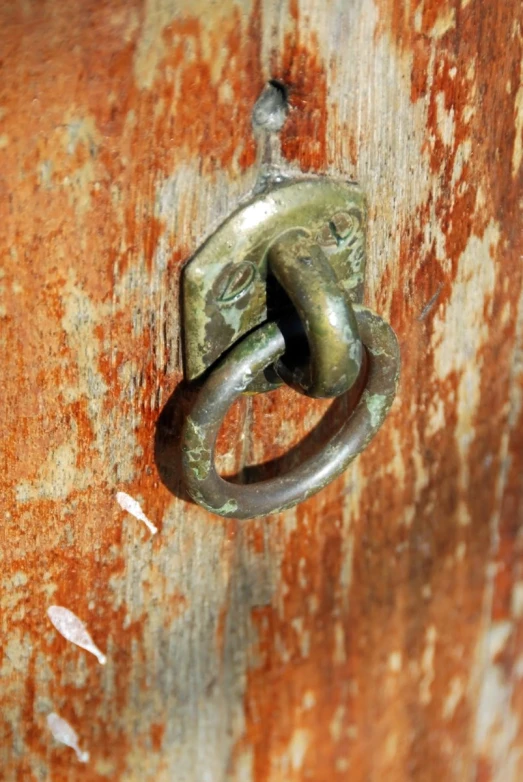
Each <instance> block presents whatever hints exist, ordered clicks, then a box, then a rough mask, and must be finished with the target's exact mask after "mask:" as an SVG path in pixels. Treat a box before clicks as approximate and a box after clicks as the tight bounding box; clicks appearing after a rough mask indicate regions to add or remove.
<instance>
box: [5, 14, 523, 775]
mask: <svg viewBox="0 0 523 782" xmlns="http://www.w3.org/2000/svg"><path fill="white" fill-rule="evenodd" d="M521 15H522V10H521V4H520V3H519V2H518V1H517V0H505V1H504V2H501V0H499V1H498V2H487V0H471V1H470V2H462V3H458V4H456V3H454V2H450V0H449V2H445V1H443V2H435V1H433V0H422V1H421V2H419V3H417V4H410V5H407V4H406V3H402V2H399V0H378V2H377V3H376V4H371V3H368V2H366V0H357V1H356V2H352V3H347V2H344V0H322V2H319V0H289V2H288V3H287V2H283V3H280V2H275V0H274V1H273V0H264V2H261V0H253V2H248V1H247V0H246V1H245V2H234V0H223V2H221V3H219V4H215V3H210V2H207V0H191V2H190V3H189V2H188V0H176V2H174V1H173V2H170V0H151V1H150V2H144V3H141V2H132V1H131V2H129V0H125V2H123V0H122V1H121V2H118V1H116V2H102V1H101V0H97V1H96V2H94V1H91V2H89V0H87V2H85V1H84V2H81V3H80V2H76V1H74V2H73V0H71V1H70V2H66V3H63V2H61V3H59V2H57V0H47V2H27V3H24V4H7V3H4V4H3V5H2V6H1V8H0V16H1V24H0V38H1V42H0V48H1V50H2V53H3V57H2V60H3V63H2V66H3V71H2V79H1V80H0V85H1V86H0V90H1V108H2V113H1V118H0V123H1V129H0V161H1V165H0V192H1V198H0V213H1V224H2V226H3V227H4V238H3V239H2V242H3V256H2V275H3V277H2V286H3V287H2V294H1V300H0V305H1V307H2V310H1V313H2V329H1V333H0V339H1V344H2V351H3V354H2V355H3V362H2V366H3V373H2V378H1V381H0V382H1V386H2V393H3V401H4V406H3V434H4V437H3V446H2V447H3V454H4V458H3V472H2V475H3V477H2V483H3V486H2V493H1V497H2V506H3V524H2V547H1V557H2V567H1V573H2V575H1V578H2V590H1V592H0V594H1V597H0V602H1V632H2V656H1V662H0V666H1V675H2V695H1V698H2V716H1V718H0V719H1V720H2V735H1V738H0V757H1V763H2V767H3V768H2V773H3V775H4V778H5V779H7V780H24V782H25V780H33V779H34V780H38V779H52V780H75V782H77V781H78V780H79V781H80V782H82V780H104V779H113V780H119V779H122V780H124V779H125V780H141V781H142V780H154V781H155V782H158V781H160V782H161V781H162V780H172V779H176V780H182V781H183V780H189V781H190V782H193V780H194V781H197V782H207V781H208V780H212V782H214V781H215V780H217V781H218V782H219V781H220V780H225V779H231V780H235V781H236V780H238V781H239V780H242V782H243V780H248V782H279V781H280V780H285V782H293V781H294V780H307V779H311V780H324V779H328V780H330V779H340V780H341V779H343V780H345V779H347V778H349V777H350V779H351V780H369V779H370V780H383V779H387V780H392V782H395V780H398V782H400V781H402V780H405V779H413V780H432V779H439V778H440V777H446V778H448V779H453V780H460V782H461V780H463V779H476V780H480V781H481V782H491V781H493V780H496V781H501V780H502V781H503V782H512V781H513V780H514V782H516V781H517V780H520V779H521V778H522V776H523V768H522V765H523V761H522V759H521V758H522V755H521V750H522V744H523V737H522V716H521V715H522V711H521V710H522V688H521V658H520V651H519V649H520V646H521V644H520V641H521V633H522V625H521V616H522V610H521V578H522V577H521V533H520V525H521V514H522V490H523V487H522V483H521V475H522V474H523V469H522V468H523V465H522V459H523V457H522V443H521V431H522V419H521V395H522V386H521V344H522V343H521V317H522V316H521V308H522V304H521V302H522V297H521V291H522V279H521V276H522V268H521V261H520V256H521V251H522V248H521V241H522V240H521V219H520V211H519V209H520V198H521V157H522V149H523V147H522V140H521V129H522V92H521V75H520V74H521V46H522V33H521V29H522V19H521ZM355 53H357V56H356V55H355ZM271 78H273V79H278V80H279V81H281V82H282V83H283V84H285V85H287V86H288V89H289V101H290V105H291V110H290V111H289V114H288V117H287V121H286V122H285V124H284V125H283V127H282V129H281V131H280V132H279V133H273V132H270V131H269V130H266V131H263V133H265V134H266V138H265V139H262V141H263V143H261V142H260V139H259V138H258V139H257V138H256V134H255V133H254V132H252V130H251V112H252V108H253V106H254V104H255V102H256V100H257V98H258V96H259V95H260V93H261V91H262V88H263V86H264V84H265V83H266V82H267V81H268V80H269V79H271ZM257 133H258V131H257ZM260 133H261V131H260ZM261 135H263V134H261ZM257 142H258V143H257ZM257 150H258V151H257ZM279 168H281V169H282V170H284V171H285V172H286V173H291V174H292V172H293V171H297V170H301V171H303V172H310V173H319V174H330V175H335V176H343V177H346V178H350V179H355V180H357V181H359V182H360V183H361V185H362V188H363V190H364V192H365V193H366V194H367V197H368V203H369V207H370V212H369V224H368V236H369V244H368V262H367V280H366V303H367V304H368V305H369V306H371V307H372V308H373V309H375V310H376V311H377V312H379V313H380V314H382V315H383V316H384V317H385V318H386V319H387V320H389V321H390V322H391V324H392V326H393V328H394V329H395V331H396V333H397V334H398V336H399V338H400V344H401V350H402V357H403V369H402V386H401V394H400V397H399V399H398V401H397V403H396V404H395V406H394V408H393V410H392V412H391V415H390V419H389V421H388V423H387V427H386V428H385V429H384V430H383V431H382V432H380V433H379V434H378V435H377V437H376V439H375V441H374V443H373V444H371V445H370V446H369V448H368V451H366V452H365V453H364V454H363V455H362V457H361V458H360V459H359V460H358V462H357V463H356V464H354V465H353V466H352V467H351V468H350V469H349V471H348V472H347V474H346V475H345V476H344V477H342V478H339V479H338V480H337V481H336V482H335V483H334V484H332V485H331V486H330V487H328V488H327V489H325V490H324V491H323V492H322V493H321V494H320V495H318V496H317V497H316V498H312V499H310V500H308V501H307V502H306V503H304V504H303V505H302V506H301V507H300V508H298V509H296V510H291V511H286V512H285V513H283V514H281V515H280V516H277V517H275V518H272V519H271V520H270V521H269V522H267V521H264V520H260V521H255V522H253V523H252V524H249V525H243V526H238V525H237V524H236V523H235V522H234V521H231V520H217V519H216V517H214V516H212V515H211V514H206V513H205V512H204V511H203V510H201V509H198V508H196V507H195V506H194V505H192V504H190V503H189V502H188V501H187V499H186V498H184V497H183V495H182V493H181V491H180V488H179V474H178V473H177V466H176V463H175V461H174V454H175V452H176V444H175V443H173V440H174V439H175V435H176V432H177V431H178V428H177V427H178V418H179V417H180V416H182V414H183V413H184V411H185V409H186V408H187V407H188V405H189V403H190V401H191V400H190V399H189V398H188V394H187V393H186V391H185V390H184V389H183V387H182V388H181V390H180V388H179V387H178V385H177V384H178V380H179V379H180V378H181V363H180V358H179V339H178V338H179V335H178V309H179V300H178V291H179V287H178V282H179V274H180V269H181V265H182V262H183V260H184V259H186V258H187V257H188V256H189V255H190V253H191V252H192V251H193V249H194V247H197V246H199V244H200V243H201V242H202V241H203V240H204V238H205V236H206V235H208V233H210V231H211V230H212V229H213V228H214V227H215V226H217V225H219V224H220V222H221V221H222V220H223V219H224V218H225V217H226V216H227V214H230V213H231V211H232V210H233V209H234V208H236V206H237V205H238V204H239V203H240V201H241V200H242V199H243V198H245V197H246V196H248V195H249V194H250V193H252V192H253V190H254V188H255V185H256V182H257V180H258V176H259V174H260V171H261V170H262V169H263V171H264V172H267V171H269V172H273V171H275V170H277V169H279ZM518 324H520V325H519V326H518ZM518 329H519V331H518ZM172 392H174V396H173V397H172V399H171V400H170V403H169V404H168V406H167V408H166V409H165V410H164V406H165V405H166V403H167V402H168V397H169V395H170V394H171V393H172ZM282 406H284V409H285V415H284V418H283V420H282V413H281V410H282ZM324 409H325V404H324V403H322V402H319V401H318V402H313V401H311V400H303V401H302V400H299V399H298V397H297V396H296V395H295V394H293V393H292V392H290V391H288V390H285V389H282V390H279V391H277V392H275V393H274V394H268V395H266V396H264V397H259V398H258V397H257V398H255V399H253V400H242V402H241V403H239V404H237V405H235V406H234V407H233V409H232V410H231V414H230V416H229V417H228V419H227V423H226V426H225V428H224V429H223V430H222V435H221V436H220V438H219V450H220V452H221V454H222V458H221V467H222V468H223V470H224V471H225V473H228V474H230V473H234V472H236V471H237V470H238V469H240V468H242V466H243V465H245V464H252V463H260V462H266V461H268V460H269V461H270V460H273V459H275V458H276V457H278V456H279V455H280V454H282V453H284V452H285V451H287V450H288V449H289V448H290V447H291V446H292V445H293V444H295V443H296V442H297V441H298V440H299V439H300V437H301V436H302V435H303V434H304V433H305V432H307V431H309V430H310V429H311V428H312V426H313V425H314V423H315V422H316V420H317V419H318V417H319V416H320V415H321V413H322V412H323V410H324ZM162 410H163V413H162V419H161V425H160V429H159V432H156V422H157V420H158V416H159V414H160V411H162ZM334 414H335V415H338V416H339V417H340V419H341V418H342V417H343V410H342V409H341V408H340V409H338V410H336V411H334ZM307 447H308V443H305V444H304V445H303V447H302V446H300V448H302V450H305V451H306V450H307ZM157 467H158V468H159V469H160V470H161V471H164V472H166V473H169V475H170V478H171V486H172V489H173V490H175V491H177V493H178V495H182V496H173V495H172V494H171V493H170V492H169V491H168V490H167V489H166V488H165V487H164V486H163V485H162V483H161V481H160V480H159V477H158V472H157ZM260 471H261V472H265V473H266V474H267V475H269V474H270V471H271V465H270V464H269V465H268V466H264V467H263V468H260ZM117 494H118V496H119V500H117V498H116V497H117ZM133 503H134V504H133ZM125 509H130V510H131V511H132V513H130V512H129V510H125ZM133 514H134V515H133ZM143 518H146V519H147V520H149V521H150V523H151V524H153V525H155V526H156V527H157V528H158V533H157V534H153V533H152V531H151V530H150V528H149V527H148V526H147V525H146V524H145V522H144V521H143ZM51 606H58V607H62V608H66V609H68V610H69V611H70V612H72V613H73V614H74V615H76V617H78V620H79V622H78V623H75V622H72V624H71V622H69V624H67V625H65V624H64V623H63V621H62V624H60V622H59V623H58V624H59V627H60V628H61V629H60V630H59V629H57V626H56V625H55V624H53V623H52V622H51V620H50V618H49V615H48V611H49V608H50V607H51ZM58 616H61V617H62V620H63V617H64V616H66V617H67V616H68V615H67V614H63V613H62V614H58ZM82 627H83V628H85V630H82ZM85 632H87V633H88V635H89V637H90V639H91V641H92V644H94V647H93V649H95V648H96V649H97V650H98V653H99V655H103V656H102V657H101V658H100V657H99V656H96V654H95V652H94V651H93V653H90V652H89V651H88V650H87V649H86V648H85V644H87V646H88V645H89V644H88V642H87V641H85V638H86V637H85V635H83V636H82V633H85ZM64 633H65V634H64ZM67 636H69V637H71V636H72V637H73V638H76V639H77V640H78V639H81V638H84V641H85V643H84V647H81V646H78V645H77V644H76V643H73V642H71V641H70V640H67ZM104 657H105V658H106V663H105V665H102V664H101V663H100V662H99V659H104ZM51 715H55V716H51ZM61 720H65V721H66V722H67V723H68V724H69V726H70V730H68V729H67V728H66V727H65V726H64V724H63V722H61ZM57 736H58V738H59V739H60V740H58V739H57V738H56V737H57ZM75 736H76V737H77V738H76V739H75ZM60 737H61V738H60ZM60 741H61V742H65V743H60ZM67 741H68V742H69V744H75V742H76V745H77V752H75V750H74V749H73V748H71V746H68V745H67ZM87 752H89V759H88V761H87V762H82V761H85V759H86V753H87Z"/></svg>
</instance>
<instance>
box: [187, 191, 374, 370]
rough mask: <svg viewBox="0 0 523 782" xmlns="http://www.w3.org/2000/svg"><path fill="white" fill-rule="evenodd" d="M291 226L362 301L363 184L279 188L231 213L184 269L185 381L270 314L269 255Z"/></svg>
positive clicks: (348, 292) (352, 298)
mask: <svg viewBox="0 0 523 782" xmlns="http://www.w3.org/2000/svg"><path fill="white" fill-rule="evenodd" d="M292 229H301V230H302V231H303V232H304V234H306V235H307V236H309V237H310V239H311V240H312V241H313V242H314V243H316V244H317V245H319V246H320V247H321V249H322V251H323V253H324V254H325V255H326V256H327V258H328V260H329V262H330V264H331V266H332V268H333V270H334V273H335V275H336V278H337V280H338V283H339V285H340V287H341V288H342V290H343V291H344V292H345V293H346V295H347V297H348V299H349V300H350V301H351V302H352V303H361V301H362V297H363V285H364V281H365V231H366V207H365V199H364V196H363V193H362V191H361V190H360V188H359V187H358V186H357V185H355V184H353V183H342V182H333V181H330V180H320V179H318V180H300V181H296V182H292V183H290V184H284V185H281V186H279V187H276V188H274V189H273V190H271V191H269V192H266V193H263V194H261V195H259V196H257V197H256V198H254V199H253V200H252V201H250V202H249V203H247V204H246V205H244V206H242V207H241V208H240V209H239V210H238V211H236V212H235V213H234V214H232V215H231V216H230V217H229V218H228V219H227V220H226V221H225V222H224V223H223V224H222V225H221V226H220V227H219V228H218V230H217V231H215V233H214V234H212V236H210V237H209V239H208V240H207V241H206V242H205V244H204V245H203V246H202V247H201V248H200V249H199V250H198V251H197V252H196V254H195V255H194V256H193V258H192V259H191V260H190V261H189V263H188V264H187V266H186V268H185V270H184V277H183V308H184V339H185V345H184V347H185V374H186V378H187V379H188V380H194V379H196V378H198V377H199V376H200V375H202V374H203V373H204V372H205V371H206V370H207V369H208V368H209V367H211V366H212V365H213V364H214V363H215V362H216V360H217V359H218V358H220V356H221V355H222V354H223V353H225V352H226V351H227V350H229V348H231V347H232V346H233V345H234V344H235V343H236V342H237V341H238V340H239V339H240V338H241V337H242V336H244V335H245V334H247V333H248V332H250V331H252V330H253V329H254V328H256V327H257V326H259V325H261V324H262V323H264V322H265V321H267V319H268V318H269V317H272V316H273V315H274V314H275V305H274V302H271V301H270V293H268V290H269V288H270V275H268V262H267V257H268V253H269V250H270V248H271V246H272V245H273V244H274V243H275V242H276V240H277V239H278V237H280V236H281V235H282V234H284V233H286V232H287V231H289V230H292ZM276 309H277V305H276ZM276 314H277V312H276Z"/></svg>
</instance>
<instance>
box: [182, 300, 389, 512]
mask: <svg viewBox="0 0 523 782" xmlns="http://www.w3.org/2000/svg"><path fill="white" fill-rule="evenodd" d="M354 312H355V314H356V319H357V323H358V328H359V332H360V335H361V338H362V341H363V343H364V345H365V347H366V348H367V352H368V357H369V362H368V363H369V370H368V377H367V383H366V386H365V389H364V391H363V393H362V395H361V397H360V400H359V402H358V404H357V405H356V407H355V409H354V411H353V413H352V414H351V415H350V417H349V418H348V419H347V421H346V422H345V423H344V424H343V426H342V427H341V429H340V430H339V431H338V432H337V434H336V435H334V437H333V438H332V439H331V440H330V441H329V443H328V444H327V445H326V446H325V447H324V448H323V450H322V451H320V452H319V453H318V454H316V455H315V456H313V457H311V458H309V459H307V460H306V461H305V462H304V463H303V464H301V465H300V466H299V467H296V468H295V469H293V470H291V471H290V472H288V473H287V474H286V475H282V476H281V477H278V478H273V479H271V480H267V481H261V482H259V483H254V484H250V485H245V486H244V485H237V484H232V483H230V482H228V481H226V480H224V479H223V478H221V477H220V476H219V475H218V473H217V472H216V468H215V465H214V450H215V445H216V438H217V435H218V432H219V429H220V426H221V424H222V421H223V418H224V416H225V413H226V412H227V410H228V408H229V407H230V405H231V404H232V403H233V402H234V400H235V399H236V398H237V397H238V396H240V394H242V393H243V392H244V391H245V390H246V389H247V388H248V386H249V384H250V383H251V382H252V381H253V379H254V378H255V376H256V375H257V374H258V373H259V372H261V371H263V369H265V368H266V367H267V366H269V365H270V364H271V363H273V362H274V361H276V360H277V359H278V358H279V357H280V356H281V355H282V354H283V352H284V350H285V342H284V338H283V335H282V333H281V331H280V329H279V327H278V325H277V324H276V323H267V324H265V325H263V326H260V327H259V328H258V329H256V330H255V331H254V332H252V333H251V334H250V335H248V336H247V337H246V338H245V339H243V340H242V341H241V342H240V343H239V344H238V345H237V347H235V348H233V350H231V352H230V353H229V354H228V356H227V357H226V358H225V359H224V361H222V363H221V364H220V365H219V366H218V367H217V369H215V370H214V371H213V372H212V373H211V374H210V375H209V377H208V379H207V381H206V382H205V383H204V385H203V386H202V388H201V390H200V393H199V395H198V398H197V400H196V403H195V405H194V407H193V409H192V411H191V413H190V415H189V417H188V418H187V420H186V423H185V427H184V431H183V436H182V453H183V458H182V464H183V473H184V478H185V483H186V487H187V490H188V492H189V494H190V496H191V497H192V498H193V499H194V500H195V501H196V502H197V503H198V504H200V505H202V506H203V507H204V508H206V509H207V510H210V511H212V512H213V513H217V514H219V515H220V516H227V517H230V518H236V519H249V518H255V517H257V516H266V515H269V514H271V513H278V512H279V511H282V510H285V509H286V508H290V507H292V506H293V505H296V504H297V503H298V502H301V501H303V500H305V499H307V498H308V497H310V496H312V495H313V494H315V493H316V492H318V491H320V489H322V488H323V487H324V486H326V485H327V484H328V483H330V482H331V481H332V480H334V478H336V477H337V476H338V475H340V474H341V473H342V472H343V471H344V470H345V469H346V468H347V466H348V465H349V464H350V462H351V461H352V460H353V459H354V458H355V457H356V456H357V455H358V454H359V453H361V451H363V449H364V448H365V447H366V446H367V445H368V444H369V442H370V441H371V440H372V438H373V437H374V435H375V434H376V432H377V431H378V429H379V428H380V426H381V424H382V423H383V421H384V420H385V417H386V415H387V413H388V411H389V409H390V407H391V405H392V402H393V400H394V397H395V394H396V389H397V385H398V380H399V369H400V354H399V346H398V342H397V339H396V336H395V334H394V332H393V330H392V329H391V327H390V326H389V325H388V324H387V323H386V322H385V321H384V320H382V319H381V318H380V317H379V316H378V315H376V314H375V313H373V312H371V311H370V310H368V309H366V308H365V307H360V306H357V305H354Z"/></svg>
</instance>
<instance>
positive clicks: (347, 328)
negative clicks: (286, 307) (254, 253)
mask: <svg viewBox="0 0 523 782" xmlns="http://www.w3.org/2000/svg"><path fill="white" fill-rule="evenodd" d="M269 267H270V270H271V271H272V273H273V274H274V276H275V277H276V279H277V280H278V282H279V283H280V284H281V286H282V288H283V290H284V291H285V292H286V293H287V295H288V296H289V298H290V300H291V302H292V304H293V305H294V307H295V308H296V311H297V313H298V315H299V318H300V321H301V324H302V326H303V329H304V331H305V334H306V336H307V343H308V351H305V360H303V361H302V363H301V365H299V366H294V367H292V368H291V369H289V367H288V366H287V364H286V363H284V362H283V361H281V360H279V361H278V362H277V363H276V365H275V370H276V373H277V374H278V375H279V376H280V377H282V378H283V380H285V381H286V382H287V383H288V384H289V385H294V386H298V387H299V388H300V390H302V391H305V393H307V394H308V395H309V396H314V397H334V396H340V394H343V393H345V391H348V390H349V388H351V387H352V386H353V385H354V383H355V382H356V380H357V378H358V376H359V374H360V370H361V364H362V355H363V347H362V344H361V340H360V337H359V334H358V326H357V324H356V318H355V316H354V312H353V309H352V306H351V304H350V301H349V300H348V298H347V295H346V294H345V292H344V291H343V290H342V288H341V287H340V285H339V283H338V280H337V279H336V275H335V273H334V271H333V268H332V266H331V264H330V263H329V261H328V260H327V258H326V257H325V254H324V253H323V251H322V250H321V249H320V247H319V246H318V245H317V244H316V243H315V242H311V240H310V237H309V236H308V235H307V233H305V232H304V231H303V230H291V231H288V232H287V233H285V234H283V235H282V236H280V237H278V240H277V241H276V242H275V244H274V245H273V246H272V247H271V248H270V250H269ZM293 352H297V354H298V355H300V353H301V354H302V356H303V351H299V350H298V351H293ZM307 353H308V354H309V355H307Z"/></svg>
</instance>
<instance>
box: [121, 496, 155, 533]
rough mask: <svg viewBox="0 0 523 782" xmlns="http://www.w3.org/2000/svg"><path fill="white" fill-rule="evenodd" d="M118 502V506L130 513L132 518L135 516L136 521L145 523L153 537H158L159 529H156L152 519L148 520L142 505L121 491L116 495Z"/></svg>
mask: <svg viewBox="0 0 523 782" xmlns="http://www.w3.org/2000/svg"><path fill="white" fill-rule="evenodd" d="M116 501H117V502H118V505H119V506H120V507H121V508H123V510H126V511H127V513H130V514H131V516H134V518H135V519H138V520H139V521H143V523H144V524H145V525H146V526H147V527H148V529H149V530H150V532H151V533H152V534H153V535H156V533H157V532H158V527H155V526H154V524H153V523H152V521H151V520H150V519H148V518H147V516H146V515H145V513H144V512H143V510H142V509H141V507H140V504H139V503H138V502H136V500H134V499H133V498H132V497H131V496H130V495H129V494H126V493H125V492H124V491H119V492H117V493H116Z"/></svg>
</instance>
